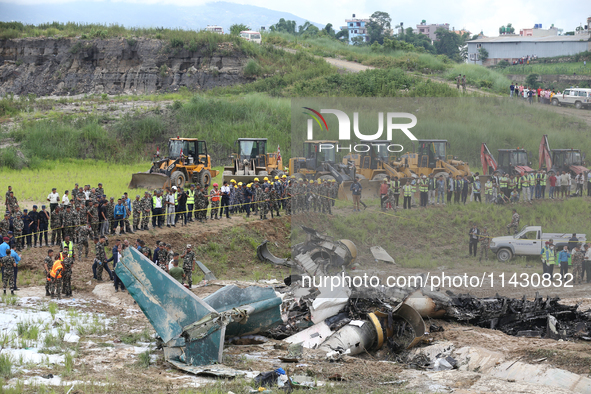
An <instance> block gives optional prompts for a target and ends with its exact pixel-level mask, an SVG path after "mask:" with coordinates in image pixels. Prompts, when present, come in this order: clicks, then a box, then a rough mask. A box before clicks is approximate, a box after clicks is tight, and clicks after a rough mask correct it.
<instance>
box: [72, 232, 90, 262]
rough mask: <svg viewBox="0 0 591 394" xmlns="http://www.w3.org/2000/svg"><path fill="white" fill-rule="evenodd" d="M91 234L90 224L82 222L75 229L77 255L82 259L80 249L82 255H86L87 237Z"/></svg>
mask: <svg viewBox="0 0 591 394" xmlns="http://www.w3.org/2000/svg"><path fill="white" fill-rule="evenodd" d="M91 236H92V227H91V226H90V224H82V225H80V226H78V228H77V229H76V245H78V256H79V258H80V259H81V260H82V249H84V257H85V258H86V257H88V237H91Z"/></svg>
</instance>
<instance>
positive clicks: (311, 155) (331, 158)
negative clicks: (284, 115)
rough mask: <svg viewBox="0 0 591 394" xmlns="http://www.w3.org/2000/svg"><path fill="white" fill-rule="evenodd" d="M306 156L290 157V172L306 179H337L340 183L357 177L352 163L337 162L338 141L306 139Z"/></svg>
mask: <svg viewBox="0 0 591 394" xmlns="http://www.w3.org/2000/svg"><path fill="white" fill-rule="evenodd" d="M303 148H304V151H303V152H304V156H303V157H292V158H291V159H289V173H290V174H291V175H292V176H293V177H295V178H298V179H304V180H316V179H319V178H320V179H322V180H325V179H326V180H333V179H334V180H335V181H336V182H338V183H343V182H347V181H352V180H353V179H354V178H355V166H354V165H353V164H352V163H349V164H340V163H336V151H337V149H336V148H337V141H327V140H322V141H305V142H304V146H303Z"/></svg>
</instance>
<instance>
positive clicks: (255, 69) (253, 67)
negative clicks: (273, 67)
mask: <svg viewBox="0 0 591 394" xmlns="http://www.w3.org/2000/svg"><path fill="white" fill-rule="evenodd" d="M262 71H263V69H262V68H261V66H260V65H259V64H258V63H257V61H256V60H254V59H250V60H249V61H248V63H246V66H245V67H244V76H245V77H250V78H253V77H258V76H260V75H261V74H262Z"/></svg>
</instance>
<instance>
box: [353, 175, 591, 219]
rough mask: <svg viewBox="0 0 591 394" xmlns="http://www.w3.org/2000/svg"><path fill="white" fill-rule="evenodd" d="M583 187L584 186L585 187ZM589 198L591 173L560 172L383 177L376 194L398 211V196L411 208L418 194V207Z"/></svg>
mask: <svg viewBox="0 0 591 394" xmlns="http://www.w3.org/2000/svg"><path fill="white" fill-rule="evenodd" d="M585 185H586V186H585ZM585 189H586V193H587V196H591V172H587V173H580V174H577V175H576V176H575V177H574V178H573V177H571V174H570V173H568V172H565V171H562V172H561V173H560V174H558V173H557V174H555V173H554V171H549V172H547V171H544V170H539V171H531V172H526V173H524V174H523V175H521V176H519V175H507V174H503V175H501V174H500V173H498V172H495V173H494V174H493V175H492V176H487V177H486V178H482V180H481V177H480V174H479V173H478V172H477V173H475V174H474V175H464V176H462V175H456V176H455V177H454V176H453V174H452V173H445V174H444V173H439V174H437V175H436V174H434V173H431V174H429V175H428V176H427V175H422V176H421V177H418V178H413V179H406V180H399V179H398V177H393V178H390V177H389V176H388V177H386V178H384V180H383V183H382V185H381V187H380V190H379V194H380V199H381V209H382V210H387V209H392V210H394V209H397V208H400V205H399V204H400V196H401V195H402V197H403V204H402V205H403V208H404V209H411V208H412V207H413V206H416V204H415V196H416V195H417V193H418V195H419V205H420V206H421V207H426V206H427V205H439V204H442V205H445V204H451V203H452V202H453V203H454V204H466V202H468V201H474V202H479V203H482V202H484V203H488V204H493V203H495V204H515V203H519V202H527V203H531V202H532V200H536V199H540V200H543V199H546V198H548V199H564V198H569V197H574V196H579V197H580V196H582V195H583V193H584V192H585ZM350 190H351V193H352V194H353V209H354V210H358V209H359V199H358V198H357V199H356V196H361V190H362V186H361V185H360V184H359V182H354V184H353V185H351V187H350Z"/></svg>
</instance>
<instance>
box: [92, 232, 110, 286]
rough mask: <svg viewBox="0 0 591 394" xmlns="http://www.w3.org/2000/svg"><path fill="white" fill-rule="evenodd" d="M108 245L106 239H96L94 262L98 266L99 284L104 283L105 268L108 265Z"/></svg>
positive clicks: (97, 277)
mask: <svg viewBox="0 0 591 394" xmlns="http://www.w3.org/2000/svg"><path fill="white" fill-rule="evenodd" d="M107 243H108V242H107V241H106V239H105V237H100V238H97V237H95V238H94V244H95V245H94V251H95V258H94V261H95V263H96V264H97V266H96V280H98V281H99V282H102V281H103V267H104V265H105V264H106V263H107V255H106V254H105V246H106V245H107Z"/></svg>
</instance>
